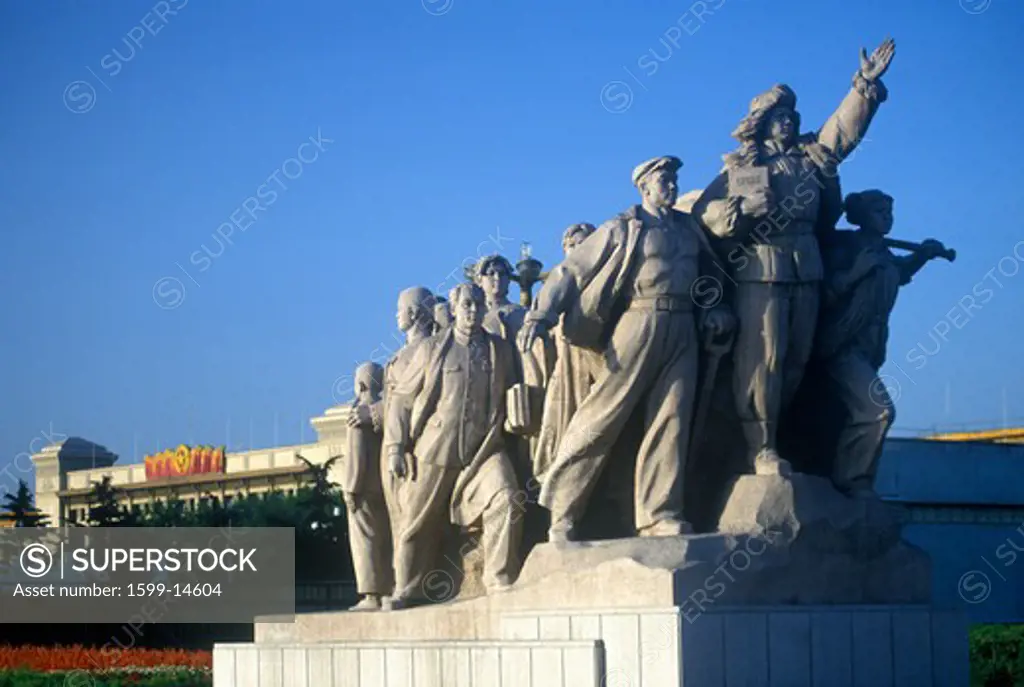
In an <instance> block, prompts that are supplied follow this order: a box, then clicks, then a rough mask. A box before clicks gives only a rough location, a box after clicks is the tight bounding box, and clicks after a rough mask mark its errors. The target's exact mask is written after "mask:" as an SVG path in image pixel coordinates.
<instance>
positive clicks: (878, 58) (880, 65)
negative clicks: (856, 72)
mask: <svg viewBox="0 0 1024 687" xmlns="http://www.w3.org/2000/svg"><path fill="white" fill-rule="evenodd" d="M894 54H896V41H894V40H893V39H891V38H886V39H885V41H883V42H882V44H881V45H880V46H878V47H877V48H875V50H874V52H872V53H871V56H870V57H868V54H867V52H865V50H864V48H861V49H860V73H861V76H863V77H864V78H865V79H867V80H868V81H874V80H875V79H879V78H881V77H882V75H883V74H885V72H886V71H887V70H888V69H889V64H890V63H891V62H892V57H893V55H894Z"/></svg>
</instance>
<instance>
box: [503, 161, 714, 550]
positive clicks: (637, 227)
mask: <svg viewBox="0 0 1024 687" xmlns="http://www.w3.org/2000/svg"><path fill="white" fill-rule="evenodd" d="M681 165H682V162H681V161H680V160H679V158H676V157H660V158H655V159H653V160H648V161H647V162H644V163H643V164H641V165H639V166H638V167H637V168H636V169H635V170H634V172H633V183H634V185H635V186H637V188H638V189H639V190H640V193H641V196H642V203H641V205H639V206H634V207H632V208H630V209H629V210H627V211H626V212H625V213H623V214H621V215H619V216H617V217H615V218H614V219H612V220H610V221H608V222H606V223H605V224H603V225H602V226H601V227H600V228H599V229H597V231H595V232H594V233H593V234H592V235H591V236H589V237H588V238H587V239H586V240H585V241H583V242H582V243H581V244H580V245H578V246H577V247H576V248H575V249H574V250H573V251H572V252H571V253H570V255H569V256H568V257H567V258H566V259H565V260H564V261H563V262H562V263H561V264H560V265H558V266H557V267H556V268H555V269H553V270H552V271H551V273H550V274H549V276H548V278H547V280H546V281H545V283H544V287H543V288H542V289H541V291H540V293H539V294H538V296H537V301H536V308H535V309H534V310H531V311H530V312H529V313H528V314H527V317H526V324H525V325H524V327H523V331H522V333H521V334H520V342H519V343H520V348H521V350H529V348H530V346H531V345H532V344H533V342H534V340H535V339H536V338H537V336H538V335H541V334H543V333H544V332H546V331H548V330H550V329H551V328H553V327H554V326H556V325H557V324H558V322H559V316H560V315H562V314H563V313H564V314H565V315H566V316H565V318H564V319H563V331H564V334H565V336H566V338H567V339H568V340H569V342H570V343H573V344H575V345H581V346H586V347H589V348H593V349H595V350H598V351H600V352H601V354H602V355H603V357H604V365H603V367H602V369H601V370H600V371H599V372H598V374H597V377H596V379H595V381H594V384H593V386H592V387H591V389H590V393H589V395H587V397H586V398H585V399H584V400H583V402H582V403H581V404H580V406H579V408H578V409H577V411H576V413H575V414H574V415H573V417H572V419H571V420H570V421H569V424H568V426H567V427H566V429H565V431H564V436H563V437H562V439H561V440H560V442H559V445H558V452H557V454H556V457H555V459H554V461H553V463H552V465H551V468H550V469H549V470H548V472H547V475H546V478H545V480H544V483H543V485H542V488H541V493H540V502H541V505H543V506H545V507H546V508H548V509H550V510H551V529H550V531H549V534H548V537H549V539H550V540H551V541H554V542H559V541H566V540H572V539H573V538H574V537H575V532H574V528H575V527H576V525H577V523H578V521H579V519H580V518H581V517H582V515H583V512H584V510H585V508H586V505H587V502H588V500H589V498H590V496H591V494H592V491H593V489H594V487H595V485H596V484H597V480H598V479H599V477H600V475H601V473H602V471H603V470H604V469H605V467H606V463H607V462H608V457H609V453H610V451H611V449H612V447H613V445H614V444H615V441H616V439H617V438H618V437H619V435H620V433H621V432H622V430H623V428H624V426H625V425H626V423H627V421H628V420H629V418H630V416H631V415H632V414H633V412H634V410H637V409H639V410H640V412H641V413H642V415H643V422H644V437H643V441H642V443H641V445H640V449H639V453H638V455H637V456H636V485H635V513H634V519H635V525H636V528H637V530H639V533H640V534H641V535H643V536H660V535H678V534H682V533H685V532H688V531H690V530H691V527H690V525H689V523H687V522H686V520H685V518H684V516H683V477H684V474H685V469H686V463H687V454H688V447H689V443H690V430H691V420H692V416H693V407H694V397H695V393H696V389H695V387H696V380H697V360H698V347H699V343H698V335H697V322H696V317H695V314H694V310H695V309H696V306H695V304H694V301H693V299H692V298H691V296H690V293H691V288H692V287H693V284H694V282H695V280H696V279H697V278H698V277H699V276H700V254H701V252H702V249H704V248H705V247H706V248H707V250H710V246H708V245H707V239H706V237H705V235H704V234H703V230H702V229H701V228H700V227H699V226H698V225H697V223H696V222H694V221H693V219H692V218H691V217H690V216H689V215H686V214H684V213H681V212H678V211H676V210H674V209H673V207H672V206H673V203H675V201H676V195H677V187H676V172H677V170H678V169H679V167H680V166H681ZM722 315H723V313H722V312H720V311H717V310H716V311H708V313H707V314H706V316H705V321H706V324H707V326H709V327H712V328H715V329H717V328H719V327H723V326H725V319H723V317H722Z"/></svg>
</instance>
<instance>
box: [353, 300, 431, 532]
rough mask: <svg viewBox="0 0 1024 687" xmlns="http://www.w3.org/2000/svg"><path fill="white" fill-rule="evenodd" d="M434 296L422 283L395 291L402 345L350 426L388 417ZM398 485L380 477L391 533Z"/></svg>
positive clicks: (425, 333) (427, 329) (426, 333)
mask: <svg viewBox="0 0 1024 687" xmlns="http://www.w3.org/2000/svg"><path fill="white" fill-rule="evenodd" d="M433 303H434V295H433V294H432V293H431V292H430V290H429V289H427V288H424V287H422V286H414V287H411V288H408V289H406V290H404V291H402V292H401V293H400V294H398V306H397V310H396V313H395V319H396V321H397V324H398V329H399V330H400V331H402V332H403V333H404V334H405V345H404V346H402V348H400V349H399V350H398V352H396V353H395V354H394V355H393V356H392V357H391V359H390V360H388V362H387V364H386V365H385V366H384V396H383V398H381V399H380V400H378V401H377V402H376V403H374V404H373V405H372V406H367V405H363V404H359V405H357V406H356V407H355V408H353V410H352V413H351V414H350V415H349V420H348V424H349V426H350V427H352V428H365V427H368V426H371V425H372V423H373V422H374V418H384V419H386V418H387V417H388V403H389V402H390V399H391V397H392V396H393V395H394V388H395V385H396V384H397V383H398V380H399V379H401V377H402V375H403V374H404V373H405V369H406V368H407V367H408V366H409V364H410V362H411V361H412V358H413V355H414V354H415V352H416V349H417V348H418V347H419V346H420V345H421V344H422V343H423V342H424V341H426V340H427V339H428V338H429V337H430V335H431V333H432V332H433V328H434V314H433ZM384 430H385V437H384V440H385V441H387V426H386V424H385V427H384ZM400 486H401V485H400V484H398V483H396V482H395V481H394V480H393V479H391V478H390V475H387V476H385V478H384V484H383V488H384V499H385V501H386V503H387V507H388V513H389V514H390V518H391V522H392V534H394V531H393V530H394V523H395V522H397V520H398V518H399V517H400V516H401V505H402V504H401V498H400V497H399V496H398V495H397V493H396V491H397V490H398V489H399V488H400Z"/></svg>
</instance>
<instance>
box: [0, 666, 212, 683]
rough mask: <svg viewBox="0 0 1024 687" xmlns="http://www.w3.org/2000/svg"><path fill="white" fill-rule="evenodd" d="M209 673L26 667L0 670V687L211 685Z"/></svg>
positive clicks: (203, 671) (201, 671) (195, 671)
mask: <svg viewBox="0 0 1024 687" xmlns="http://www.w3.org/2000/svg"><path fill="white" fill-rule="evenodd" d="M212 685H213V676H212V675H211V674H210V672H209V671H205V670H188V669H184V670H175V669H171V670H166V671H164V670H161V671H156V672H148V673H140V672H136V671H118V672H108V673H91V672H84V671H80V670H76V671H72V672H66V671H59V672H49V673H39V672H35V671H29V670H13V671H10V670H4V671H0V687H212Z"/></svg>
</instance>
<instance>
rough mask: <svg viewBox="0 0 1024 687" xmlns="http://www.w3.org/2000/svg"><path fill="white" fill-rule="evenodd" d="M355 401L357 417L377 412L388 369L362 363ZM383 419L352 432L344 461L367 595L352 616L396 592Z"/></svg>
mask: <svg viewBox="0 0 1024 687" xmlns="http://www.w3.org/2000/svg"><path fill="white" fill-rule="evenodd" d="M355 387H356V397H355V399H354V400H353V402H352V413H353V414H356V413H358V412H359V408H368V409H372V408H374V407H375V406H376V407H379V406H378V404H379V403H380V402H381V396H382V392H383V390H384V368H383V367H381V366H380V365H378V364H377V363H363V364H362V365H360V366H359V367H358V368H357V369H356V373H355ZM382 420H383V418H382V416H381V414H380V413H379V412H371V421H370V423H369V424H367V425H362V426H359V425H357V426H354V427H351V428H350V429H349V432H348V450H347V451H346V452H345V456H344V459H343V460H342V470H341V481H340V482H339V486H340V487H341V493H342V497H343V498H344V499H345V508H346V510H347V511H348V539H349V548H350V549H351V551H352V566H353V568H354V569H355V574H356V591H357V592H358V593H359V594H360V595H361V596H362V599H360V601H359V603H357V604H356V605H355V606H353V607H352V609H351V610H353V611H377V610H380V609H381V608H382V606H383V600H384V599H385V598H386V597H387V596H389V595H390V594H391V591H392V589H393V588H394V578H393V574H392V569H391V521H390V519H389V517H388V508H387V504H386V503H385V501H384V487H383V483H382V481H381V474H382V467H383V466H382V465H381V452H380V449H381V439H382V436H383V431H384V427H383V422H382Z"/></svg>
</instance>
